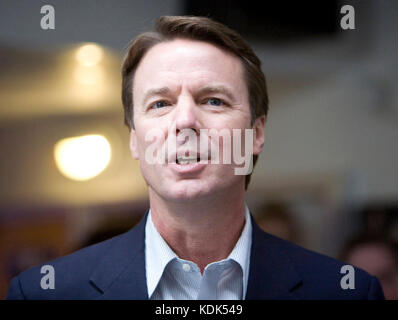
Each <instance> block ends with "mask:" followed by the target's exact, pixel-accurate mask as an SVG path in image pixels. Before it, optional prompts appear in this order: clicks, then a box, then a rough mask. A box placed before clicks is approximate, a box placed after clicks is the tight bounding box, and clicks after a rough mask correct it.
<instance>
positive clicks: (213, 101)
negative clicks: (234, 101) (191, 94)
mask: <svg viewBox="0 0 398 320" xmlns="http://www.w3.org/2000/svg"><path fill="white" fill-rule="evenodd" d="M207 101H208V103H209V104H210V105H212V106H216V107H218V106H221V105H223V104H224V102H223V101H222V100H221V99H218V98H210V99H208V100H207Z"/></svg>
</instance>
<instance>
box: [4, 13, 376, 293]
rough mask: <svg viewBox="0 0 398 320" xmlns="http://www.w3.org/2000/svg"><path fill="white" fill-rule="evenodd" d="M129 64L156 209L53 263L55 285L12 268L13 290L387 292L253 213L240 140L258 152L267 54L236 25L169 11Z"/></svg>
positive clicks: (133, 126) (127, 76)
mask: <svg viewBox="0 0 398 320" xmlns="http://www.w3.org/2000/svg"><path fill="white" fill-rule="evenodd" d="M122 75H123V88H122V99H123V105H124V110H125V122H126V124H127V125H128V127H129V129H130V148H131V152H132V156H133V158H135V159H139V161H140V167H141V171H142V175H143V177H144V178H145V180H146V182H147V184H148V190H149V200H150V210H149V212H148V214H147V215H146V216H145V217H144V219H142V221H141V222H140V224H139V225H138V226H137V227H135V228H133V229H132V230H130V231H129V232H127V233H125V234H122V235H120V236H117V237H115V238H112V239H110V240H107V241H105V242H102V243H99V244H96V245H93V246H90V247H88V248H85V249H82V250H80V251H78V252H76V253H74V254H72V255H69V256H66V257H62V258H59V259H56V260H54V261H51V262H49V263H47V264H48V265H51V266H52V267H53V268H54V273H55V284H54V289H51V290H43V289H42V288H41V286H40V279H41V277H42V276H43V274H41V273H40V268H41V266H38V267H36V268H32V269H30V270H28V271H25V272H24V273H22V274H21V275H19V276H18V277H16V278H14V279H13V280H12V282H11V285H10V289H9V292H8V298H10V299H22V298H25V299H32V298H33V299H382V298H383V293H382V291H381V288H380V285H379V283H378V281H377V279H376V278H374V277H371V276H369V275H368V274H367V273H365V272H363V271H361V270H355V289H343V287H342V285H341V278H342V277H343V275H342V274H341V273H340V270H341V267H342V266H343V264H342V263H341V262H338V261H336V260H333V259H331V258H328V257H325V256H322V255H319V254H316V253H314V252H310V251H308V250H305V249H303V248H300V247H298V246H295V245H294V244H292V243H289V242H286V241H284V240H282V239H279V238H276V237H273V236H271V235H269V234H267V233H264V232H262V231H261V230H260V229H259V228H258V227H257V225H256V224H255V222H254V221H253V219H252V217H251V215H250V212H249V210H248V208H247V206H246V205H245V190H246V188H247V184H248V182H249V178H250V174H251V166H249V169H248V170H247V171H246V173H247V174H246V175H242V174H241V173H238V171H237V170H236V169H242V162H241V161H238V160H237V159H238V158H239V157H235V156H236V154H238V153H240V152H238V153H234V152H235V151H236V149H239V151H241V150H242V148H244V150H245V152H246V151H247V150H249V151H248V152H249V153H252V154H253V158H254V159H253V162H254V163H255V161H256V160H257V156H258V155H259V153H260V152H261V150H262V148H263V145H264V128H265V118H266V115H267V111H268V97H267V91H266V85H265V78H264V75H263V73H262V71H261V63H260V60H259V59H258V58H257V56H256V55H255V54H254V52H253V51H252V49H251V48H250V47H249V46H248V44H247V43H246V42H245V41H244V40H243V39H242V38H241V37H240V36H239V35H238V34H237V33H235V32H234V31H232V30H230V29H229V28H227V27H225V26H224V25H222V24H219V23H216V22H214V21H212V20H210V19H208V18H200V17H162V18H160V19H159V20H158V21H157V24H156V32H155V33H145V34H143V35H140V36H139V37H137V38H136V39H135V40H134V41H133V42H132V43H131V45H130V48H129V50H128V53H127V55H126V57H125V60H124V64H123V71H122ZM211 129H213V134H211V132H210V131H209V130H211ZM214 132H215V133H223V135H222V138H220V137H218V139H217V137H216V136H217V135H216V134H214ZM225 133H227V134H225ZM228 133H229V136H228ZM248 137H249V138H248ZM229 138H232V140H233V141H232V143H231V144H229V143H228V142H229V141H228V139H229ZM242 139H244V142H242ZM199 140H200V142H198V141H199ZM173 141H174V143H173ZM198 145H200V148H198V147H197V146H198ZM230 146H232V147H230ZM214 149H216V150H218V153H217V152H213V150H214ZM231 154H233V155H234V159H233V161H225V159H228V156H231ZM250 155H251V154H250ZM217 159H218V160H220V159H222V161H218V162H217V161H216V160H217ZM243 166H245V164H243Z"/></svg>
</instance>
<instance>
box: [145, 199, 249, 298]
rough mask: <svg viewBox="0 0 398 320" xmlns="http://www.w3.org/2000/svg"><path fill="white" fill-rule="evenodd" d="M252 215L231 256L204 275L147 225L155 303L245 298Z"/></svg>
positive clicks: (148, 266) (147, 255)
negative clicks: (181, 257) (156, 301)
mask: <svg viewBox="0 0 398 320" xmlns="http://www.w3.org/2000/svg"><path fill="white" fill-rule="evenodd" d="M251 234H252V225H251V221H250V213H249V209H248V208H247V206H245V226H244V228H243V230H242V233H241V235H240V237H239V240H238V241H237V242H236V244H235V247H234V249H233V250H232V252H231V253H230V255H229V256H228V257H227V258H226V259H224V260H221V261H217V262H212V263H210V264H208V265H207V266H206V268H205V269H204V272H203V275H202V274H201V273H200V269H199V267H198V266H197V265H196V264H195V263H194V262H192V261H187V260H183V259H180V258H179V257H178V256H177V255H176V254H175V253H174V251H173V250H172V249H171V248H170V247H169V246H168V244H167V243H166V241H165V240H164V239H163V238H162V236H161V235H160V234H159V232H158V231H157V229H156V227H155V225H154V224H153V221H152V217H151V211H149V214H148V219H147V222H146V226H145V266H146V279H147V289H148V297H149V299H152V300H215V299H219V300H241V299H244V297H245V296H246V289H247V282H248V278H249V262H250V249H251V241H252V236H251Z"/></svg>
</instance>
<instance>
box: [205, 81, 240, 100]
mask: <svg viewBox="0 0 398 320" xmlns="http://www.w3.org/2000/svg"><path fill="white" fill-rule="evenodd" d="M214 93H221V94H223V95H225V96H226V97H227V98H228V99H230V100H232V101H235V96H234V95H233V93H232V91H231V90H229V89H228V88H227V87H225V86H223V85H214V86H206V87H203V88H200V89H199V90H198V92H197V94H198V95H206V94H214Z"/></svg>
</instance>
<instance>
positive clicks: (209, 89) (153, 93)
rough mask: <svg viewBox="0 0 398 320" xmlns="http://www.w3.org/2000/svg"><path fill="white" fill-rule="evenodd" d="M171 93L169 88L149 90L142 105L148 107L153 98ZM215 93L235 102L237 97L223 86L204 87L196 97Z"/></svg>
mask: <svg viewBox="0 0 398 320" xmlns="http://www.w3.org/2000/svg"><path fill="white" fill-rule="evenodd" d="M170 92H171V90H170V88H168V87H161V88H154V89H149V90H148V91H147V92H146V93H145V95H144V98H143V103H142V104H143V105H146V103H147V101H148V99H149V98H151V97H152V96H162V95H169V94H170ZM215 93H220V94H223V95H225V96H226V97H227V98H229V99H230V100H232V101H235V97H234V95H233V93H232V91H231V90H229V89H228V88H227V87H225V86H223V85H211V86H205V87H202V88H200V89H199V90H198V91H197V93H196V95H198V96H202V95H206V94H215Z"/></svg>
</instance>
